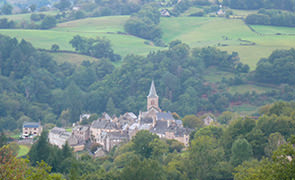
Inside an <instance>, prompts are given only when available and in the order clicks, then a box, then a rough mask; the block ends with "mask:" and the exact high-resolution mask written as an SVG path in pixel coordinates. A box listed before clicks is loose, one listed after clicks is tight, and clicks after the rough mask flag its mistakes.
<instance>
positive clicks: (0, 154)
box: [0, 145, 63, 180]
mask: <svg viewBox="0 0 295 180" xmlns="http://www.w3.org/2000/svg"><path fill="white" fill-rule="evenodd" d="M50 172H51V167H50V166H48V165H47V164H46V163H45V162H44V161H41V162H37V163H36V166H35V167H31V166H30V164H29V161H28V160H27V159H23V158H16V156H15V155H13V153H12V152H11V148H9V145H8V146H4V147H2V148H0V179H7V180H13V179H17V180H39V179H44V180H63V178H62V175H61V174H50Z"/></svg>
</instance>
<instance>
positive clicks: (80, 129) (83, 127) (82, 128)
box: [73, 126, 89, 132]
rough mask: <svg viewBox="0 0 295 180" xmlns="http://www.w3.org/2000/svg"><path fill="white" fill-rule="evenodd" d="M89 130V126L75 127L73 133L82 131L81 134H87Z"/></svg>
mask: <svg viewBox="0 0 295 180" xmlns="http://www.w3.org/2000/svg"><path fill="white" fill-rule="evenodd" d="M88 129H89V128H88V126H75V127H74V128H73V131H80V132H85V131H87V130H88Z"/></svg>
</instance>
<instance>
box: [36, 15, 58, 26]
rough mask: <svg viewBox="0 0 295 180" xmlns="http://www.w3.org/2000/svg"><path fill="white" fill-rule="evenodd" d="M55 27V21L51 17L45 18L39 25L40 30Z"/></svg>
mask: <svg viewBox="0 0 295 180" xmlns="http://www.w3.org/2000/svg"><path fill="white" fill-rule="evenodd" d="M55 26H56V19H55V17H53V16H46V17H45V18H44V19H43V21H42V23H41V26H40V27H41V29H50V28H53V27H55Z"/></svg>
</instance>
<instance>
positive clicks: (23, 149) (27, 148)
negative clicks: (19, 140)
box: [16, 145, 31, 157]
mask: <svg viewBox="0 0 295 180" xmlns="http://www.w3.org/2000/svg"><path fill="white" fill-rule="evenodd" d="M30 149H31V147H30V146H28V145H19V150H18V153H17V156H16V157H22V156H25V155H27V154H28V153H29V151H30Z"/></svg>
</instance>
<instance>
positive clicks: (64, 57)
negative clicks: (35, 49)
mask: <svg viewBox="0 0 295 180" xmlns="http://www.w3.org/2000/svg"><path fill="white" fill-rule="evenodd" d="M50 55H51V56H52V58H53V59H54V60H55V61H56V62H57V63H58V64H62V63H64V62H68V63H72V64H76V65H80V64H81V63H82V62H83V61H90V62H93V61H99V60H98V59H96V58H94V57H90V56H86V55H81V54H74V53H63V52H56V53H55V52H54V53H53V52H52V53H50Z"/></svg>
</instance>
